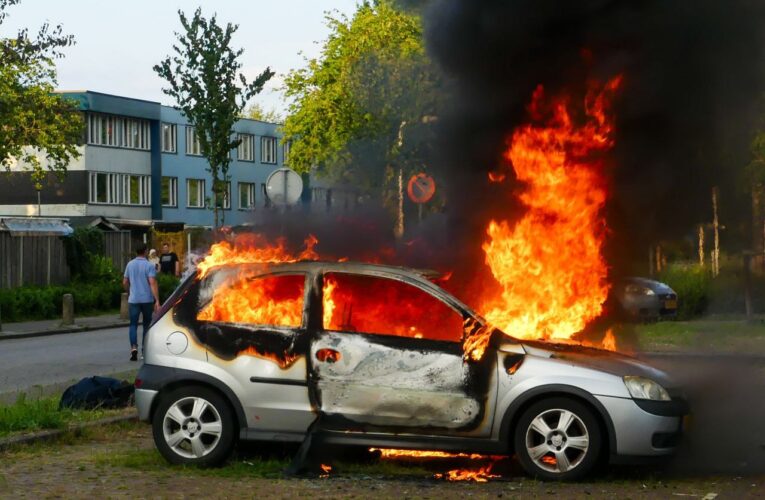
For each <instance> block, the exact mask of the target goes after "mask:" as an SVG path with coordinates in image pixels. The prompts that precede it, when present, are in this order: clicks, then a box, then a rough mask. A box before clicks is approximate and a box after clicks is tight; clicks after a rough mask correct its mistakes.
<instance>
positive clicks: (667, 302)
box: [664, 299, 677, 309]
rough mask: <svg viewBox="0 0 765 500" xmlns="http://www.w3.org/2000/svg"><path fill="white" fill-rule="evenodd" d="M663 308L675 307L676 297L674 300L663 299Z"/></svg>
mask: <svg viewBox="0 0 765 500" xmlns="http://www.w3.org/2000/svg"><path fill="white" fill-rule="evenodd" d="M664 309H677V299H675V300H665V301H664Z"/></svg>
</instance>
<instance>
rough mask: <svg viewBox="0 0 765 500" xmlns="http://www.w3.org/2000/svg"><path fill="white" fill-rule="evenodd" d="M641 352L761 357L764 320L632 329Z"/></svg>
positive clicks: (764, 347) (705, 321)
mask: <svg viewBox="0 0 765 500" xmlns="http://www.w3.org/2000/svg"><path fill="white" fill-rule="evenodd" d="M635 336H636V338H637V342H638V346H639V348H640V350H642V351H679V350H684V351H714V352H722V353H740V354H758V355H765V320H763V319H761V318H758V319H755V320H754V321H746V320H745V319H737V318H731V317H721V318H707V319H699V320H694V321H662V322H659V323H649V324H644V325H637V326H635Z"/></svg>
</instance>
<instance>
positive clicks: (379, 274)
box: [318, 269, 472, 345]
mask: <svg viewBox="0 0 765 500" xmlns="http://www.w3.org/2000/svg"><path fill="white" fill-rule="evenodd" d="M327 274H348V275H352V276H365V277H369V278H381V279H390V280H393V281H398V282H400V283H402V284H404V285H409V286H413V287H415V288H417V289H419V290H420V291H422V292H424V293H426V294H428V295H429V296H430V297H432V298H434V299H435V300H437V301H439V302H441V303H442V304H444V305H445V306H446V307H448V308H449V309H451V310H452V311H454V312H455V313H456V314H457V315H458V316H459V317H461V318H462V325H463V328H462V333H461V335H460V337H459V339H458V340H441V339H432V338H425V337H424V336H423V337H422V338H417V337H406V336H403V335H393V334H390V333H380V332H359V331H347V330H331V329H329V328H325V326H324V314H323V313H324V278H325V276H326V275H327ZM318 275H319V277H320V285H321V286H319V290H318V307H319V308H320V309H319V311H320V312H321V314H320V315H319V318H320V322H321V330H322V331H325V332H332V333H347V334H353V335H370V336H374V337H384V338H390V339H403V340H411V341H417V342H443V343H447V344H454V345H456V344H460V345H461V344H462V343H463V342H464V341H465V335H466V333H465V328H464V325H465V321H466V320H467V319H468V317H472V315H471V314H470V313H469V312H468V311H464V310H462V309H461V308H460V307H458V306H457V305H456V304H452V303H451V302H450V301H449V300H447V296H446V295H445V294H444V293H443V291H442V290H441V289H440V288H439V287H437V286H436V285H433V284H430V282H427V281H426V282H425V283H420V281H419V280H415V279H412V278H410V277H409V276H402V275H399V274H395V273H387V272H384V271H379V270H369V271H349V270H342V269H321V270H319V272H318ZM426 284H427V285H430V286H426Z"/></svg>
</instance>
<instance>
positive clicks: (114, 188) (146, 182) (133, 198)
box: [88, 172, 151, 205]
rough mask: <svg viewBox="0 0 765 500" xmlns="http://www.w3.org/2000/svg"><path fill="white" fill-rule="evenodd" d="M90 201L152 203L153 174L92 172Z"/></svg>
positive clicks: (113, 203) (123, 203)
mask: <svg viewBox="0 0 765 500" xmlns="http://www.w3.org/2000/svg"><path fill="white" fill-rule="evenodd" d="M89 188H90V189H89V195H88V201H89V202H90V203H104V204H110V205H149V204H151V176H149V175H130V174H107V173H104V172H91V173H90V186H89Z"/></svg>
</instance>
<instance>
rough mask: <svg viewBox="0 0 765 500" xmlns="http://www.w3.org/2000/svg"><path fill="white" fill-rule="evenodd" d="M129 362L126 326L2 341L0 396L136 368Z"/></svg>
mask: <svg viewBox="0 0 765 500" xmlns="http://www.w3.org/2000/svg"><path fill="white" fill-rule="evenodd" d="M139 335H140V328H139ZM129 359H130V344H129V341H128V331H127V327H122V328H110V329H106V330H93V331H90V332H79V333H65V334H60V335H49V336H45V337H32V338H25V339H13V340H3V341H0V395H1V394H4V393H5V394H7V393H11V392H18V391H27V390H29V389H31V388H34V387H36V386H42V387H49V386H53V385H57V384H64V383H68V382H70V381H72V380H79V379H81V378H82V377H88V376H91V375H110V374H114V373H124V372H127V371H130V370H135V369H137V368H138V366H139V364H140V362H135V361H132V362H131V361H129Z"/></svg>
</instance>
